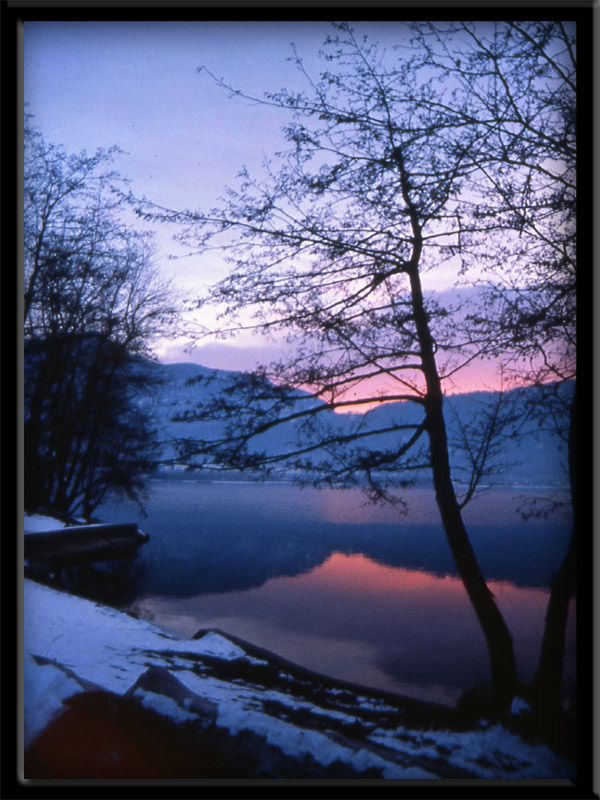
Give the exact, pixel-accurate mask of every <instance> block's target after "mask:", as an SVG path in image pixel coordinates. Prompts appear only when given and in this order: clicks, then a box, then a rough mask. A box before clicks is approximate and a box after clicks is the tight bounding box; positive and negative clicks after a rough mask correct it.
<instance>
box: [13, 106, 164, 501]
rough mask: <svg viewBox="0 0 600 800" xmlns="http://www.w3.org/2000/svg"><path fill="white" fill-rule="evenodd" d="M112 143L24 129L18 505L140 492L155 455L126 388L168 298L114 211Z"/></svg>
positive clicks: (138, 374) (143, 240)
mask: <svg viewBox="0 0 600 800" xmlns="http://www.w3.org/2000/svg"><path fill="white" fill-rule="evenodd" d="M114 154H115V150H114V149H112V150H109V151H102V150H99V151H98V152H97V153H96V154H95V155H93V156H88V155H87V154H86V153H82V154H80V155H77V156H69V155H67V154H66V153H65V152H64V150H63V149H62V148H60V147H56V146H54V145H48V144H46V142H45V141H44V139H43V137H42V135H41V134H40V133H39V132H37V131H36V130H34V129H33V128H32V127H31V122H30V121H29V123H28V126H27V128H26V133H25V301H24V312H25V313H24V330H25V384H26V385H25V470H26V476H27V477H26V480H25V504H26V507H27V508H36V507H40V506H44V507H51V508H53V509H55V510H58V511H62V512H65V513H66V512H74V511H76V510H81V512H82V513H83V514H84V516H86V517H89V515H90V514H91V513H92V511H93V509H94V508H95V507H96V506H97V505H98V503H99V502H100V501H101V500H102V498H103V497H104V495H105V494H106V492H107V491H123V492H126V493H127V494H128V495H129V496H131V497H133V498H136V499H139V497H140V493H141V492H142V490H143V487H144V478H143V476H144V475H145V474H146V473H147V472H148V470H149V469H150V468H151V466H152V464H153V463H154V460H155V459H156V456H157V452H156V447H155V445H154V442H153V434H152V429H151V426H150V421H149V419H147V418H146V417H145V415H144V414H143V413H142V411H141V410H140V408H139V407H138V406H137V405H136V403H135V402H134V399H133V395H132V390H133V388H134V387H135V386H138V387H140V386H142V385H145V384H146V385H148V384H149V380H150V379H149V376H148V375H147V374H144V370H143V369H142V366H141V363H142V362H141V361H140V359H139V356H141V355H146V356H147V355H149V354H150V346H151V343H152V340H153V338H154V337H155V336H156V335H157V334H159V333H160V332H161V331H163V330H165V329H166V328H168V326H169V325H171V324H172V322H173V321H174V315H175V308H174V304H173V301H172V300H171V299H169V294H168V291H167V287H166V286H165V285H163V284H161V282H160V280H159V279H158V275H157V273H156V269H155V267H154V266H153V263H152V261H153V252H152V247H151V242H150V241H149V240H148V237H147V236H145V235H143V234H140V233H136V232H132V231H131V230H129V229H128V228H127V226H126V225H125V224H124V223H123V222H122V221H121V219H120V218H119V206H121V205H122V201H120V200H118V199H117V197H116V196H115V195H114V194H113V193H112V191H111V186H112V185H114V184H115V183H116V182H119V180H120V179H119V176H118V175H116V173H114V172H113V171H110V170H107V166H108V165H109V164H110V162H111V161H112V158H113V156H114ZM102 170H104V171H102Z"/></svg>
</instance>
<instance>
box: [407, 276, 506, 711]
mask: <svg viewBox="0 0 600 800" xmlns="http://www.w3.org/2000/svg"><path fill="white" fill-rule="evenodd" d="M410 279H411V293H412V304H413V313H414V317H415V326H416V329H417V336H418V340H419V346H420V350H421V361H422V369H423V375H424V377H425V381H426V385H427V394H426V398H425V413H426V416H427V430H428V434H429V448H430V455H431V469H432V473H433V483H434V487H435V496H436V501H437V505H438V508H439V511H440V515H441V518H442V523H443V526H444V530H445V533H446V537H447V539H448V543H449V545H450V549H451V551H452V555H453V556H454V560H455V563H456V566H457V569H458V572H459V575H460V578H461V580H462V582H463V584H464V587H465V589H466V591H467V594H468V596H469V599H470V600H471V604H472V605H473V608H474V610H475V613H476V615H477V619H478V620H479V624H480V625H481V628H482V630H483V634H484V636H485V639H486V643H487V647H488V653H489V657H490V668H491V679H492V692H493V697H494V705H495V708H496V709H497V711H498V712H500V713H505V712H507V711H508V709H509V707H510V702H511V700H512V698H513V697H514V695H515V693H516V689H517V682H518V679H517V667H516V661H515V655H514V649H513V642H512V637H511V634H510V631H509V630H508V627H507V625H506V622H505V621H504V618H503V616H502V614H501V613H500V610H499V609H498V606H497V605H496V602H495V600H494V597H493V595H492V593H491V592H490V590H489V588H488V586H487V583H486V581H485V578H484V576H483V574H482V572H481V569H480V567H479V563H478V561H477V557H476V555H475V553H474V551H473V548H472V546H471V542H470V540H469V536H468V534H467V531H466V528H465V525H464V522H463V519H462V513H461V509H460V505H459V503H458V500H457V498H456V493H455V491H454V485H453V483H452V476H451V471H450V458H449V453H448V437H447V431H446V422H445V420H444V414H443V394H442V389H441V381H440V377H439V374H438V371H437V365H436V362H435V355H434V347H433V339H432V336H431V332H430V328H429V320H428V316H427V313H426V311H425V307H424V302H423V295H422V290H421V282H420V278H419V275H418V272H417V270H416V269H415V270H414V271H413V272H411V273H410Z"/></svg>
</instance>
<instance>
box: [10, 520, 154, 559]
mask: <svg viewBox="0 0 600 800" xmlns="http://www.w3.org/2000/svg"><path fill="white" fill-rule="evenodd" d="M149 538H150V537H149V536H148V534H146V533H144V532H143V531H140V530H139V528H138V526H137V525H136V524H135V523H125V524H118V525H113V524H110V523H102V524H96V525H73V526H71V527H68V528H60V529H59V530H55V531H43V532H40V533H28V534H26V535H25V539H24V556H25V558H26V559H27V560H28V561H31V562H36V563H46V564H52V565H55V566H56V565H64V566H66V565H69V564H77V563H84V562H89V561H103V560H105V559H106V560H107V559H111V558H121V557H124V556H128V555H133V554H134V553H135V551H136V550H137V548H138V547H140V545H142V544H144V542H147V541H148V539H149Z"/></svg>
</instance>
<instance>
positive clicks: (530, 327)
mask: <svg viewBox="0 0 600 800" xmlns="http://www.w3.org/2000/svg"><path fill="white" fill-rule="evenodd" d="M575 28H576V26H575V23H573V22H562V21H560V20H553V21H543V22H542V21H539V22H529V23H523V22H510V23H502V24H499V23H497V24H490V25H487V26H478V25H475V24H473V23H464V22H459V23H422V24H419V25H417V26H415V34H416V38H415V42H416V43H418V45H419V47H420V48H421V50H422V53H423V63H424V64H427V66H428V68H429V69H431V70H432V74H435V75H436V76H437V80H439V82H440V84H441V85H443V86H445V87H449V86H451V87H452V91H453V92H455V94H454V95H453V96H452V97H451V96H450V95H448V93H447V92H440V93H439V95H438V97H437V100H436V107H437V108H438V110H439V113H440V117H441V118H443V119H445V120H446V124H448V125H451V126H452V125H456V126H466V127H469V126H471V127H472V126H473V125H477V126H478V127H479V129H480V131H481V137H480V140H479V142H478V151H479V152H478V159H479V161H480V163H481V164H482V170H481V173H480V174H479V177H478V179H477V181H476V182H475V185H474V187H473V189H472V190H473V191H474V196H475V197H476V198H477V202H478V209H477V216H478V217H479V219H487V221H488V223H487V236H486V238H485V239H482V238H481V237H479V235H477V236H476V237H472V238H471V239H470V241H468V242H465V246H464V247H463V254H462V258H463V259H464V262H465V263H469V261H472V260H474V259H476V261H477V264H478V265H480V266H483V267H484V268H485V270H486V273H487V280H486V282H485V292H484V294H483V296H482V297H483V300H482V307H481V308H480V309H476V310H472V311H471V313H470V314H469V315H468V319H467V322H468V324H469V325H471V326H472V330H473V331H474V335H476V336H477V337H479V338H487V339H488V341H489V342H490V343H491V345H492V346H491V352H492V353H493V354H494V355H495V356H496V357H498V358H502V359H503V360H504V361H505V362H506V365H507V366H506V369H507V370H511V371H512V373H513V375H514V378H515V379H516V380H517V381H518V382H519V383H521V384H522V383H530V384H535V385H538V386H540V387H541V390H540V392H537V393H536V395H535V404H533V405H532V406H531V407H530V408H528V409H526V410H525V411H526V413H527V415H528V416H529V417H531V418H533V419H535V420H536V422H537V424H538V425H539V426H540V427H543V428H545V429H549V430H551V431H552V432H554V433H556V434H557V435H559V436H561V437H562V438H563V440H564V441H565V443H566V444H567V447H568V454H569V455H568V464H569V474H570V486H571V499H572V507H573V532H572V537H571V541H570V543H569V547H568V549H567V552H566V555H565V559H564V561H563V563H562V565H561V566H560V568H559V569H558V571H557V573H556V575H555V576H554V579H553V581H552V585H551V593H550V599H549V604H548V610H547V615H546V624H545V631H544V638H543V643H542V649H541V656H540V662H539V666H538V669H537V671H536V675H535V677H534V695H533V699H534V701H535V702H536V705H537V706H538V711H539V712H543V713H544V715H545V716H548V715H550V716H551V715H552V714H555V713H556V711H557V710H558V708H559V702H560V684H561V677H562V665H563V657H564V651H565V644H564V639H565V629H566V623H567V616H568V608H569V601H570V598H571V596H572V594H573V591H574V587H575V578H576V551H577V508H576V506H577V502H576V499H577V493H576V489H577V487H576V458H575V445H576V439H577V434H576V419H577V393H576V390H575V389H573V391H569V390H567V391H565V387H564V386H563V385H562V384H564V383H565V382H567V381H569V382H573V385H574V382H575V379H576V324H577V309H576V306H577V296H576V273H577V265H576V206H577V203H576V166H577V164H576V154H577V147H578V137H577V119H578V114H577V82H576V78H577V56H576V53H577V45H578V42H577V40H576V30H575ZM579 33H580V35H583V39H582V43H583V45H584V46H583V48H582V50H583V53H584V56H585V55H586V52H589V49H587V48H589V41H588V42H587V47H586V41H585V37H586V35H589V34H587V33H586V32H584V31H582V30H580V31H579ZM457 96H458V97H459V98H460V102H456V98H457ZM579 146H580V147H581V142H579ZM582 152H583V150H582ZM484 227H485V226H484ZM506 230H515V231H517V232H518V237H517V238H515V237H507V236H506V235H505V231H506ZM498 254H501V255H502V258H501V259H499V258H498Z"/></svg>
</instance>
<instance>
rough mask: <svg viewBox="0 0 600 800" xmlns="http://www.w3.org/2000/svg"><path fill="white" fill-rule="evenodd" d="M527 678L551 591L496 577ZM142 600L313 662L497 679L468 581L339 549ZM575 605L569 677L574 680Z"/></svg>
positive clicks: (391, 682)
mask: <svg viewBox="0 0 600 800" xmlns="http://www.w3.org/2000/svg"><path fill="white" fill-rule="evenodd" d="M490 588H491V590H492V592H493V593H494V595H495V596H496V599H497V601H498V604H499V606H500V608H501V610H502V612H503V614H504V615H505V617H506V620H507V623H508V625H509V627H510V629H511V630H512V632H513V636H514V643H515V651H516V656H517V661H518V668H519V672H520V675H521V678H523V679H528V678H530V677H531V675H532V674H533V670H534V669H535V665H536V661H537V658H538V654H539V646H540V641H541V634H542V627H543V619H544V614H545V609H546V603H547V598H548V593H547V591H544V590H541V589H535V588H518V587H515V586H513V585H511V584H508V583H503V582H492V583H491V584H490ZM136 609H137V610H138V612H141V613H142V614H146V615H147V616H149V617H152V618H153V619H155V621H157V622H159V623H160V624H163V625H165V626H166V627H169V628H171V629H173V630H177V631H178V632H180V633H182V634H184V635H187V636H189V635H192V634H193V633H195V632H196V630H198V629H199V628H203V627H204V628H220V629H222V630H224V631H227V632H229V633H232V634H236V635H238V636H240V637H242V638H244V639H247V640H248V641H252V642H254V643H255V644H259V645H261V646H263V647H266V648H268V649H270V650H273V651H275V652H277V653H279V654H280V655H282V656H284V657H286V658H289V659H290V660H292V661H294V662H296V663H299V664H302V665H303V666H306V667H309V668H310V669H313V670H316V671H318V672H323V673H325V674H328V675H331V676H333V677H337V678H342V679H344V680H350V681H353V682H357V683H361V684H364V685H369V686H374V687H376V688H380V689H387V690H391V691H396V692H400V693H403V694H409V695H412V696H415V697H422V698H425V699H430V700H436V701H438V702H446V703H452V702H454V701H455V700H456V699H457V697H458V696H459V694H460V693H461V691H462V690H463V689H465V688H468V687H470V686H473V685H474V684H476V683H482V682H485V681H487V680H488V661H487V652H486V647H485V642H484V640H483V636H482V634H481V631H480V628H479V625H478V622H477V620H476V617H475V614H474V612H473V610H472V608H471V605H470V603H469V601H468V599H467V597H466V594H465V591H464V588H463V586H462V583H461V582H460V581H459V580H458V579H457V578H454V577H451V576H444V577H439V576H436V575H432V574H428V573H424V572H420V571H416V570H410V569H405V568H397V567H390V566H385V565H382V564H379V563H376V562H374V561H373V560H371V559H369V558H367V557H366V556H365V555H362V554H354V555H346V554H344V553H340V552H334V553H333V554H332V555H331V556H329V557H328V558H327V560H326V561H325V562H324V563H323V564H321V565H320V566H317V567H316V568H314V569H312V570H311V571H309V572H307V573H305V574H302V575H297V576H294V577H286V578H283V577H276V578H272V579H270V580H268V581H267V582H266V583H265V584H264V585H263V586H261V587H258V588H254V589H249V590H245V591H235V592H229V593H227V594H201V595H197V596H195V597H187V598H181V597H179V598H176V597H164V596H150V597H145V598H140V599H138V601H137V602H136ZM573 659H574V629H573V613H572V614H571V620H570V624H569V629H568V656H567V663H566V677H567V679H568V680H569V681H573V680H574V663H573Z"/></svg>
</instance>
